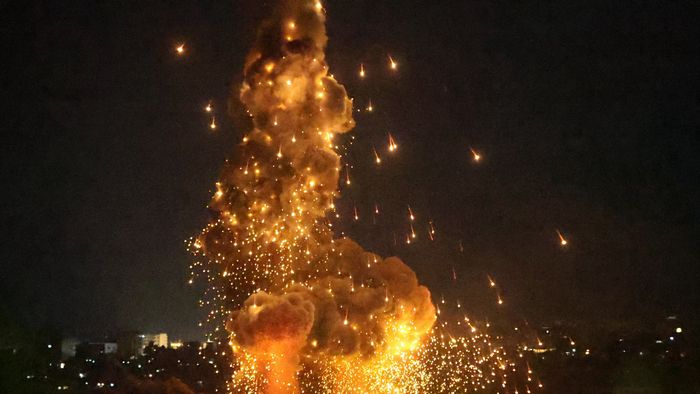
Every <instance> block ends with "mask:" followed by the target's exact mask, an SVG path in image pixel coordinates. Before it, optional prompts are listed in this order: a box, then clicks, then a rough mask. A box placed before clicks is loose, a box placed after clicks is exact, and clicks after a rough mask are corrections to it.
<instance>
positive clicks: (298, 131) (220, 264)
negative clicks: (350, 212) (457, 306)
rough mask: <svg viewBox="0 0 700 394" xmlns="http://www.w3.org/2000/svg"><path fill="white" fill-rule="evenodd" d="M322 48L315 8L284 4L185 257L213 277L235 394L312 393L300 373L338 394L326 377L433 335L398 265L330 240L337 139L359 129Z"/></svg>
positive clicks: (249, 67) (422, 296)
mask: <svg viewBox="0 0 700 394" xmlns="http://www.w3.org/2000/svg"><path fill="white" fill-rule="evenodd" d="M326 42H327V36H326V31H325V11H324V10H323V7H322V5H321V3H320V2H318V1H315V0H283V1H281V2H280V5H279V7H278V8H277V9H276V11H275V14H274V16H273V17H272V18H271V19H269V20H268V21H266V22H264V23H263V25H262V27H261V29H260V31H259V32H258V38H257V40H256V43H255V45H254V47H253V49H252V50H251V52H250V54H249V56H248V58H247V60H246V65H245V78H244V82H243V85H242V88H241V91H240V100H241V101H242V102H243V104H244V105H245V106H246V108H247V111H248V113H249V115H250V117H251V119H252V123H253V128H252V131H250V132H249V133H248V134H247V135H246V136H245V137H244V139H243V143H242V144H241V145H240V146H239V147H238V150H237V152H236V153H235V154H234V158H233V159H232V160H231V161H229V162H227V164H226V166H225V168H224V171H223V173H222V176H221V177H220V181H219V182H217V184H216V192H215V194H214V197H213V199H212V201H211V203H210V206H209V207H210V210H211V211H212V212H213V214H214V219H213V220H212V222H211V223H210V224H209V225H208V226H207V227H206V228H205V229H204V231H203V232H202V234H201V235H200V236H199V237H198V238H197V239H196V240H195V241H194V243H193V245H192V248H193V251H194V252H195V254H197V255H202V256H204V257H206V258H207V259H208V261H210V262H211V264H212V265H211V267H210V268H207V272H208V275H209V282H210V285H209V286H208V288H207V292H208V294H209V296H210V298H213V301H212V302H213V303H214V304H215V305H220V307H216V308H212V312H211V314H210V316H209V320H210V321H211V322H213V323H214V324H215V325H216V324H218V323H217V322H222V321H223V322H225V327H226V330H227V331H228V332H229V333H230V338H231V343H232V346H233V349H234V351H235V352H236V362H237V363H238V365H239V369H238V373H237V375H236V377H235V379H234V382H233V383H232V389H233V390H237V391H244V392H267V393H294V392H298V391H300V390H303V387H306V386H304V385H305V384H306V383H304V382H300V381H299V379H301V378H300V377H301V376H302V374H300V371H301V370H302V369H304V368H315V369H323V368H327V369H328V370H325V371H324V370H321V371H315V372H314V373H312V374H311V375H303V376H316V377H319V376H320V377H322V379H325V380H326V381H330V382H331V383H324V384H325V386H324V387H325V389H327V390H332V391H339V390H340V388H338V387H333V384H334V383H333V382H334V381H335V382H339V381H344V380H342V379H335V380H334V379H333V377H332V374H333V373H332V372H329V371H331V370H334V369H333V368H330V367H328V365H332V364H333V363H334V362H336V361H338V362H341V361H342V360H349V359H352V360H356V361H357V365H354V366H353V367H356V368H363V366H364V365H365V363H371V360H373V359H374V360H376V359H378V358H381V357H384V356H386V355H387V354H388V355H392V354H396V355H400V354H403V353H405V352H410V351H412V350H414V349H415V348H416V347H417V346H418V345H419V344H420V343H421V341H422V340H423V338H424V337H425V335H426V334H427V333H428V332H429V331H430V329H431V327H432V325H433V323H434V322H435V307H434V306H433V303H432V301H431V298H430V293H429V291H428V289H427V288H425V287H424V286H421V285H420V284H419V283H418V280H417V278H416V275H415V273H414V272H413V271H412V270H411V269H410V268H409V267H408V266H407V265H406V264H404V263H403V262H402V261H401V260H400V259H398V258H396V257H390V258H387V259H382V258H380V257H379V256H377V255H374V254H372V253H369V252H366V251H364V250H363V249H362V248H361V247H360V246H359V245H357V244H356V243H355V242H353V241H352V240H350V239H334V237H333V232H332V225H331V223H330V222H329V221H328V220H327V218H326V216H327V215H328V214H329V213H330V212H332V211H333V210H334V200H335V198H337V197H338V179H339V173H340V169H341V163H340V157H339V155H338V154H337V153H336V149H337V147H336V145H335V144H336V143H335V142H334V139H335V137H336V136H337V135H338V134H341V133H345V132H347V131H349V130H351V129H352V128H353V127H354V121H353V119H352V101H351V100H350V99H349V98H348V96H347V93H346V91H345V88H344V87H343V86H342V85H340V84H339V83H338V82H337V81H336V80H335V79H334V78H333V77H332V76H331V75H329V73H328V66H327V64H326V62H325V54H324V50H325V46H326ZM217 329H218V326H217ZM319 360H324V362H320V361H319ZM329 360H330V361H329ZM328 363H330V364H328ZM366 375H367V374H364V375H363V374H358V375H357V376H366ZM329 376H331V377H330V378H329ZM319 379H321V378H319ZM300 383H302V384H301V385H300ZM310 384H311V383H309V385H310ZM357 384H358V385H359V386H364V387H368V386H367V385H366V384H363V383H362V382H358V383H357ZM309 387H310V386H309Z"/></svg>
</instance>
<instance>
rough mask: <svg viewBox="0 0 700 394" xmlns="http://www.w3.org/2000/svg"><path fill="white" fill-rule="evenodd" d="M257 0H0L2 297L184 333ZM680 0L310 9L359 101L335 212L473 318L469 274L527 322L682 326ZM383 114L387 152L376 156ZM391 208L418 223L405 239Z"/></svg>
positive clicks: (233, 127)
mask: <svg viewBox="0 0 700 394" xmlns="http://www.w3.org/2000/svg"><path fill="white" fill-rule="evenodd" d="M262 3H264V5H263V4H262ZM270 3H271V2H256V1H201V0H200V1H177V2H169V1H156V0H153V1H145V2H92V1H84V2H61V1H10V2H4V3H3V4H2V5H0V11H1V12H0V26H2V27H1V29H2V38H0V40H1V42H2V54H3V55H2V57H3V61H2V64H3V67H2V69H3V72H2V76H1V77H0V78H1V79H2V94H3V103H4V107H5V110H6V111H5V112H6V114H5V115H4V116H3V117H2V126H3V127H2V129H3V137H2V138H3V143H2V145H1V148H0V149H1V151H2V156H1V157H2V168H1V172H0V174H1V175H0V176H1V177H2V185H3V192H2V198H1V200H0V201H1V204H0V210H1V212H2V225H3V228H2V233H3V234H2V239H3V247H2V248H0V251H1V252H0V253H1V255H0V261H1V263H0V306H1V307H2V309H3V312H4V313H5V314H7V315H9V316H11V318H12V319H14V320H16V321H17V322H18V323H20V324H24V325H27V326H29V327H42V326H44V327H55V328H57V329H60V330H63V331H64V332H65V333H66V334H69V335H82V336H86V335H100V334H102V333H106V332H116V331H118V330H123V329H137V330H143V331H156V330H157V331H166V332H168V333H170V334H171V335H172V336H174V337H185V338H198V337H200V334H201V333H200V331H199V330H198V329H197V321H198V318H199V316H200V314H201V311H199V309H198V307H197V299H198V296H199V291H198V290H197V288H196V287H195V288H192V287H190V286H188V285H187V280H188V279H189V276H188V272H189V270H188V265H189V263H190V262H191V261H192V259H191V258H190V256H189V255H188V253H187V252H186V251H185V249H184V243H183V241H184V240H185V239H187V238H188V237H190V236H192V235H195V234H196V233H197V232H198V231H199V229H200V228H201V227H202V226H203V225H205V224H206V223H207V220H208V212H207V209H206V204H207V202H208V201H209V199H210V197H211V194H212V188H213V185H214V182H215V180H216V178H217V175H218V173H219V171H220V169H221V166H222V163H223V161H224V160H225V158H226V157H227V155H228V154H229V153H230V152H232V149H233V147H234V146H235V144H236V143H237V142H238V141H239V140H240V138H241V136H242V135H243V133H244V132H246V131H247V130H248V128H249V121H248V120H247V119H246V118H245V117H244V116H243V115H242V108H241V104H240V103H239V102H238V101H237V100H236V99H235V94H234V96H233V97H234V99H232V100H229V97H230V96H231V92H237V91H238V88H239V84H240V81H241V77H242V68H243V61H244V58H245V55H246V53H247V51H248V49H249V47H250V46H251V43H252V39H253V37H254V34H255V30H256V26H257V25H258V23H259V22H260V21H261V19H262V18H263V17H264V16H265V14H266V11H268V10H269V8H268V7H269V6H270V5H271V4H270ZM693 4H694V2H691V1H686V2H682V1H681V2H673V3H670V2H657V4H651V2H648V3H647V2H634V3H632V2H630V4H629V5H627V4H624V2H610V1H597V0H596V1H567V2H551V3H550V2H540V3H538V4H511V3H510V2H502V1H501V2H499V1H493V2H489V1H459V2H458V1H450V2H447V1H443V2H411V1H398V0H396V1H377V0H372V1H329V2H328V4H326V8H327V11H328V16H329V23H328V29H329V36H330V42H329V49H328V61H329V63H330V65H331V73H333V74H334V75H335V77H336V79H338V80H339V81H340V82H341V83H343V84H344V85H345V86H346V88H347V89H348V91H349V94H350V96H351V97H354V98H355V104H356V106H357V107H359V108H365V107H366V105H367V100H368V99H369V98H371V99H372V103H373V105H374V107H375V108H374V111H373V112H372V113H371V114H370V113H366V112H364V111H363V112H362V113H356V116H355V117H356V120H357V121H358V127H357V128H356V129H355V131H354V132H353V134H354V135H355V136H356V139H355V140H354V143H353V144H352V146H350V147H349V149H348V155H347V158H348V160H349V163H350V164H352V165H353V166H354V169H353V170H352V176H353V187H352V188H351V189H348V190H343V198H342V200H341V201H340V202H339V204H338V206H339V211H340V212H341V214H343V215H344V216H345V218H346V219H347V220H345V221H344V224H343V225H342V226H341V228H342V229H343V230H344V231H346V232H347V233H348V234H350V235H351V236H353V238H356V239H357V240H358V241H360V243H361V244H363V246H365V247H367V248H368V249H370V250H375V251H378V252H381V253H382V254H398V255H399V256H401V257H402V258H404V259H405V260H406V261H407V263H408V264H409V265H410V266H411V267H413V268H414V269H415V270H416V272H417V273H418V275H419V277H420V278H421V280H422V281H424V282H425V283H426V284H427V285H429V287H430V288H431V290H432V292H433V294H434V297H435V298H436V299H439V298H440V297H441V296H442V295H444V296H446V297H449V298H450V299H460V300H461V301H462V304H463V305H465V306H466V308H467V310H470V311H474V313H475V314H476V315H477V316H487V315H488V314H489V313H491V312H492V311H493V310H494V302H493V296H492V294H490V293H489V292H488V291H487V287H488V286H487V281H486V274H487V273H488V274H490V275H492V276H493V277H494V278H496V280H497V281H498V283H499V285H500V286H501V287H502V288H503V289H504V290H503V291H504V297H505V300H506V303H507V306H508V308H509V311H510V312H509V313H511V314H513V315H515V316H519V317H524V318H527V319H528V320H531V321H536V322H546V321H551V320H555V319H564V320H567V319H568V320H571V321H579V322H584V323H590V324H603V323H605V322H609V321H643V320H644V319H648V318H654V317H660V316H665V315H666V314H676V313H678V314H681V315H682V316H684V317H685V318H688V319H692V320H695V321H697V320H698V319H700V316H699V315H697V312H696V311H697V310H700V309H699V308H700V291H699V290H698V284H697V283H698V280H699V279H700V267H699V265H700V253H699V252H700V242H699V241H698V240H700V223H699V217H698V209H699V208H700V159H699V157H700V156H699V155H698V151H699V150H700V137H699V135H700V134H699V131H698V130H699V127H700V96H699V95H698V92H700V83H698V82H699V81H698V79H699V78H698V70H700V51H699V50H698V43H697V37H700V31H699V30H700V29H699V28H698V24H697V14H698V13H697V10H695V9H694V8H693V7H694V5H693ZM179 42H185V44H186V46H187V52H186V55H185V56H182V57H179V56H177V55H176V54H175V52H174V47H175V45H176V44H177V43H179ZM387 54H391V55H392V56H393V57H394V58H396V59H397V61H398V62H399V65H400V66H399V71H398V72H397V73H395V74H392V73H390V72H389V70H388V69H387ZM361 62H362V63H364V64H365V67H366V68H367V72H368V76H367V78H366V79H365V80H363V81H361V80H360V79H359V78H358V75H357V72H358V70H359V64H360V63H361ZM210 99H211V100H213V104H214V106H215V110H216V112H217V122H218V124H219V127H218V128H217V130H216V131H214V132H212V131H211V130H209V128H208V122H209V120H210V119H209V117H208V116H207V115H206V114H205V113H204V112H203V107H204V106H205V105H206V103H207V102H208V101H209V100H210ZM227 112H228V115H227V114H226V113H227ZM387 131H390V132H391V133H392V135H394V136H395V138H396V139H397V141H398V143H399V146H400V149H399V152H398V154H397V157H396V158H394V159H391V160H385V162H384V163H383V165H382V167H381V168H380V169H377V168H376V167H375V166H374V165H373V163H372V160H373V157H372V150H371V149H372V145H375V146H376V147H377V148H378V150H379V149H381V150H384V149H385V146H386V132H387ZM470 147H472V148H474V149H476V150H478V151H479V152H480V153H481V154H482V156H483V159H482V161H481V162H479V163H478V164H476V163H474V162H473V161H472V160H471V155H470V153H469V148H470ZM375 201H376V202H378V203H379V204H380V206H382V210H383V211H384V212H385V217H386V219H383V220H382V222H381V223H380V224H378V225H373V224H371V222H370V221H369V217H370V211H371V209H372V208H373V204H374V202H375ZM406 204H410V205H411V207H412V208H413V210H414V211H415V212H416V214H417V216H418V218H419V220H418V221H419V222H421V223H422V224H420V225H419V226H417V231H420V232H422V233H421V234H419V235H421V236H422V240H420V241H419V242H418V243H417V244H415V245H411V246H410V247H408V246H406V245H403V244H401V239H402V237H403V236H404V235H405V231H406V230H405V217H404V216H405V215H406ZM353 205H357V206H358V209H359V210H360V212H361V214H362V217H364V218H365V221H360V222H359V223H357V224H355V223H352V221H350V220H349V217H350V216H351V215H350V212H351V211H352V207H353ZM428 218H432V219H433V220H434V222H435V225H436V227H437V238H438V239H437V240H436V241H435V242H433V243H428V242H427V241H426V240H425V238H426V237H425V222H426V220H427V219H428ZM402 226H403V227H402ZM419 229H420V230H419ZM557 229H558V230H560V231H562V232H563V233H564V234H565V236H566V237H567V239H568V240H569V245H567V247H566V248H562V247H561V246H560V245H559V244H558V238H557V234H556V230H557ZM393 232H396V233H397V234H398V237H399V244H398V245H394V244H393ZM460 241H461V244H462V247H463V251H460V248H459V244H460ZM452 267H454V269H455V272H456V273H457V277H458V280H457V282H454V281H453V280H452ZM490 311H491V312H490ZM694 313H695V314H694Z"/></svg>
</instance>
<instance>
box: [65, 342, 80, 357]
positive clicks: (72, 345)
mask: <svg viewBox="0 0 700 394" xmlns="http://www.w3.org/2000/svg"><path fill="white" fill-rule="evenodd" d="M78 345H80V340H79V339H77V338H65V339H63V340H62V341H61V360H66V359H68V358H71V357H75V351H76V349H77V347H78Z"/></svg>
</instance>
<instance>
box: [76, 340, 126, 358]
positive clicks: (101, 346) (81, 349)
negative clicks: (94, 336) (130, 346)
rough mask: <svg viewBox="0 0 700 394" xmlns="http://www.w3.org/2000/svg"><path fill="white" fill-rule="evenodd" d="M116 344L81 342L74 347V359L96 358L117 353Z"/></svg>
mask: <svg viewBox="0 0 700 394" xmlns="http://www.w3.org/2000/svg"><path fill="white" fill-rule="evenodd" d="M117 349H118V346H117V343H116V342H83V343H81V344H79V345H76V346H75V354H76V357H79V358H98V357H100V356H104V355H107V354H115V353H117Z"/></svg>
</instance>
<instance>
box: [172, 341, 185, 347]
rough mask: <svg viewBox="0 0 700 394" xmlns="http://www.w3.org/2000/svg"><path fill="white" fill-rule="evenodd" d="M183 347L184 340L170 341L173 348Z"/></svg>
mask: <svg viewBox="0 0 700 394" xmlns="http://www.w3.org/2000/svg"><path fill="white" fill-rule="evenodd" d="M181 347H182V341H172V342H170V348H171V349H179V348H181Z"/></svg>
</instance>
